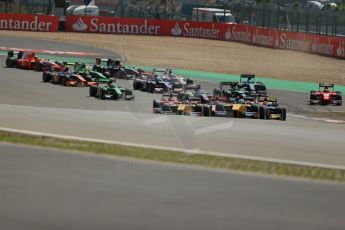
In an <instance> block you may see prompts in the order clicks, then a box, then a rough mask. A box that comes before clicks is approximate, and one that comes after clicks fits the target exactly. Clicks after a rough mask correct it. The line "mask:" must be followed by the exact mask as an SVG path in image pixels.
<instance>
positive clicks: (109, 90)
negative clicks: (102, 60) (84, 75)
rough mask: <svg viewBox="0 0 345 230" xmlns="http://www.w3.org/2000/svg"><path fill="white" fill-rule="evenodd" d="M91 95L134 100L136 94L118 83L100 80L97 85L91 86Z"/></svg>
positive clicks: (103, 98)
mask: <svg viewBox="0 0 345 230" xmlns="http://www.w3.org/2000/svg"><path fill="white" fill-rule="evenodd" d="M89 95H90V97H96V98H100V99H102V100H105V99H113V100H120V99H125V100H134V99H135V96H134V95H133V92H132V90H130V89H127V88H124V87H121V86H117V85H116V84H114V83H112V82H111V81H110V82H107V83H104V82H98V81H97V84H96V85H93V86H90V89H89Z"/></svg>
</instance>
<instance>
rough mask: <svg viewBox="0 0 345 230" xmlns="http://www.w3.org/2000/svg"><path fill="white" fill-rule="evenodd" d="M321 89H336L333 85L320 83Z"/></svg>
mask: <svg viewBox="0 0 345 230" xmlns="http://www.w3.org/2000/svg"><path fill="white" fill-rule="evenodd" d="M319 87H320V88H321V87H322V88H324V87H330V88H334V84H333V83H319Z"/></svg>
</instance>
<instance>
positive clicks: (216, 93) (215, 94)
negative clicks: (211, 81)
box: [213, 89, 222, 97]
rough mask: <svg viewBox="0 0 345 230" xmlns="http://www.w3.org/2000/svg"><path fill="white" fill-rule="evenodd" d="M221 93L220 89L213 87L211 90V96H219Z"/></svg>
mask: <svg viewBox="0 0 345 230" xmlns="http://www.w3.org/2000/svg"><path fill="white" fill-rule="evenodd" d="M221 95H222V91H221V90H220V89H214V90H213V96H214V97H215V96H221Z"/></svg>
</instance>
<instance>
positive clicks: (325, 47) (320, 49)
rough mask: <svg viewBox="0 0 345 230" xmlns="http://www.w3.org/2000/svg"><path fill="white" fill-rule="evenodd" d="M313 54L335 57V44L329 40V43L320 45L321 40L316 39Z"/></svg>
mask: <svg viewBox="0 0 345 230" xmlns="http://www.w3.org/2000/svg"><path fill="white" fill-rule="evenodd" d="M311 51H312V52H313V53H319V54H326V55H333V44H331V41H330V40H329V39H328V43H319V39H318V38H316V39H314V42H313V45H312V47H311Z"/></svg>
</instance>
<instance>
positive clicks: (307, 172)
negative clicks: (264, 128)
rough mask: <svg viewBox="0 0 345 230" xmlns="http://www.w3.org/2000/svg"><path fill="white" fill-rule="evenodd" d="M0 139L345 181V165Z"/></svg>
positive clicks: (12, 136)
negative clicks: (328, 167)
mask: <svg viewBox="0 0 345 230" xmlns="http://www.w3.org/2000/svg"><path fill="white" fill-rule="evenodd" d="M0 141H1V142H9V143H18V144H26V145H33V146H41V147H49V148H57V149H64V150H77V151H82V152H91V153H96V154H107V155H113V156H119V157H130V158H137V159H144V160H153V161H158V162H170V163H178V164H186V165H197V166H204V167H210V168H218V169H229V170H239V171H246V172H253V173H264V174H271V175H281V176H289V177H299V178H306V179H315V180H327V181H337V182H345V170H341V169H327V168H320V167H311V166H302V165H294V164H285V163H274V162H265V161H257V160H247V159H238V158H233V157H218V156H211V155H200V154H188V153H183V152H177V151H167V150H158V149H147V148H138V147H130V146H123V145H113V144H101V143H94V142H84V141H74V140H66V139H59V138H52V137H44V136H32V135H26V134H18V133H13V132H5V131H0Z"/></svg>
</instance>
